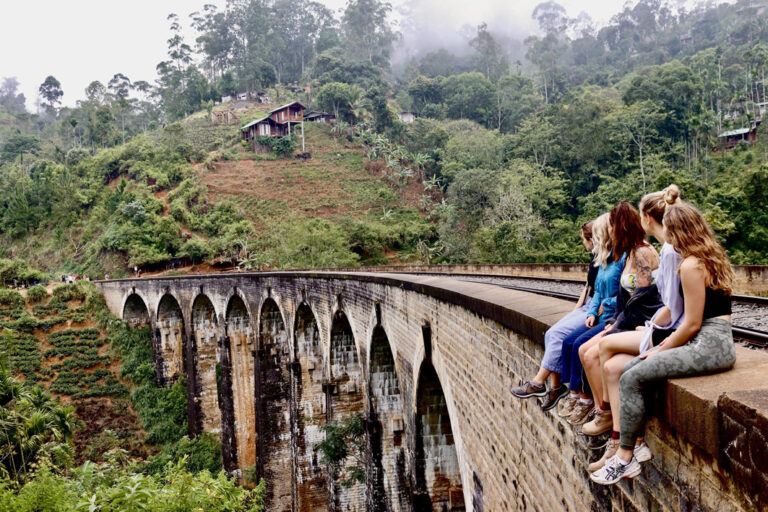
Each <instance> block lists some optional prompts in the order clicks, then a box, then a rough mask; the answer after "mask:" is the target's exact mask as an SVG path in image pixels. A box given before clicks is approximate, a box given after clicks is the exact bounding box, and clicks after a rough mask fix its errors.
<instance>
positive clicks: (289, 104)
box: [269, 101, 307, 114]
mask: <svg viewBox="0 0 768 512" xmlns="http://www.w3.org/2000/svg"><path fill="white" fill-rule="evenodd" d="M291 105H299V106H300V107H301V108H303V109H306V108H307V107H305V106H304V105H302V104H301V103H299V102H298V101H292V102H290V103H286V104H285V105H283V106H282V107H277V108H276V109H273V110H270V111H269V113H270V114H272V113H274V112H277V111H278V110H283V109H284V108H285V107H290V106H291Z"/></svg>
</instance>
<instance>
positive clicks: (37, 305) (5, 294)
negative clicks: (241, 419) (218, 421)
mask: <svg viewBox="0 0 768 512" xmlns="http://www.w3.org/2000/svg"><path fill="white" fill-rule="evenodd" d="M0 329H1V330H0V438H2V442H1V443H0V510H9V511H10V510H22V511H27V510H28V511H63V510H93V511H107V510H169V511H171V510H173V511H191V510H214V511H216V510H220V511H225V510H226V511H255V510H261V509H262V508H261V496H262V491H263V485H262V486H260V487H257V488H256V489H254V490H247V489H243V488H240V487H238V486H237V484H236V482H235V481H234V480H233V479H232V478H230V477H229V476H228V475H226V473H225V472H224V471H223V470H222V454H221V442H220V441H219V439H218V438H217V437H216V436H213V435H210V434H204V435H202V436H201V437H199V438H196V439H189V438H188V437H187V436H186V434H187V399H186V386H185V383H184V382H183V381H182V380H180V381H178V382H176V383H175V384H174V385H173V386H172V387H170V388H159V387H157V385H156V384H155V378H154V367H153V365H152V345H151V340H150V337H149V332H148V329H130V328H128V327H127V326H126V325H125V324H124V323H123V322H122V321H120V320H118V319H116V318H115V317H113V316H112V315H111V314H110V313H109V312H108V310H107V309H106V305H105V304H104V301H103V298H102V296H101V295H100V294H99V293H98V292H97V291H96V289H95V287H94V286H93V285H91V283H87V282H84V281H80V282H79V283H77V284H65V285H60V286H58V287H56V288H54V289H53V293H52V294H50V295H49V294H48V291H47V290H46V288H44V287H42V286H35V287H32V288H29V289H28V290H27V293H26V298H25V297H23V296H22V295H21V294H20V293H19V292H18V291H15V290H8V289H0ZM45 346H51V347H52V348H48V349H45V348H44V347H45ZM113 363H117V364H118V365H119V366H116V365H115V364H113ZM118 368H119V369H118ZM52 394H55V395H56V397H57V398H53V397H52ZM94 411H100V413H103V414H104V415H105V416H109V417H110V418H112V423H113V425H107V426H108V427H112V428H106V429H104V428H103V426H104V425H103V422H104V419H103V418H96V417H95V415H94V414H93V412H94ZM134 415H135V416H138V423H139V424H140V428H139V427H138V426H136V427H134V426H132V425H131V424H130V421H129V420H130V418H131V416H134Z"/></svg>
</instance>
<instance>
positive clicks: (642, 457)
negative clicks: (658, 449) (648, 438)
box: [634, 441, 653, 462]
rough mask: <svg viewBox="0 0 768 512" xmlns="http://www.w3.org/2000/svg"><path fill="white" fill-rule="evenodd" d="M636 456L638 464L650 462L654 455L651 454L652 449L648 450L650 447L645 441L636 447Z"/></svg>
mask: <svg viewBox="0 0 768 512" xmlns="http://www.w3.org/2000/svg"><path fill="white" fill-rule="evenodd" d="M634 455H635V459H637V462H648V461H649V460H651V459H652V458H653V455H652V454H651V449H650V448H648V445H647V444H645V441H643V442H642V443H641V444H639V445H637V446H635V452H634Z"/></svg>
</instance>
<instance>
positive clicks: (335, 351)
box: [326, 309, 366, 511]
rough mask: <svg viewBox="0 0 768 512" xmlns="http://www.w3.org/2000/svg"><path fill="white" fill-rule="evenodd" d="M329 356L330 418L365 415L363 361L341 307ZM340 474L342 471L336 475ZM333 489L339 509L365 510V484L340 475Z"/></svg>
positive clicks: (333, 331)
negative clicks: (342, 479)
mask: <svg viewBox="0 0 768 512" xmlns="http://www.w3.org/2000/svg"><path fill="white" fill-rule="evenodd" d="M329 360H330V365H329V367H330V375H329V388H328V391H329V393H328V394H327V395H326V397H327V400H328V404H327V406H326V407H327V411H328V412H327V418H328V420H330V421H333V422H339V423H342V422H344V421H346V420H349V419H352V418H354V417H362V416H363V414H364V409H365V402H364V398H363V396H364V395H363V386H362V380H363V379H362V365H361V364H360V358H359V357H358V351H357V343H356V342H355V336H354V333H353V330H352V325H351V324H350V322H349V318H348V317H347V315H346V313H345V312H344V311H343V310H341V309H338V310H336V312H335V313H334V314H333V321H332V323H331V340H330V354H329ZM339 476H341V475H335V477H339ZM345 478H346V475H345ZM331 491H332V500H333V502H334V504H335V506H336V508H337V509H338V507H339V506H340V504H341V503H344V504H345V505H347V504H348V506H349V508H348V510H351V511H362V510H365V492H366V490H365V488H364V486H363V485H361V484H359V483H354V484H352V485H351V486H342V485H341V484H340V479H337V478H334V485H333V489H331ZM345 510H346V509H345Z"/></svg>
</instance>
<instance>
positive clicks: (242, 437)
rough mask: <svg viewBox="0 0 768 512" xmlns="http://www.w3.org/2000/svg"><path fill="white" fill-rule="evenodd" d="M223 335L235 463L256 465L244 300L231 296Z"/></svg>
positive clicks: (251, 349) (251, 351) (251, 352)
mask: <svg viewBox="0 0 768 512" xmlns="http://www.w3.org/2000/svg"><path fill="white" fill-rule="evenodd" d="M227 338H228V340H229V353H230V358H231V364H232V402H233V410H234V422H235V425H234V440H235V445H236V450H235V451H236V460H237V466H238V467H240V468H249V467H251V466H253V465H254V464H256V414H255V411H254V403H255V399H254V397H255V389H256V382H255V378H256V364H255V361H254V356H255V349H256V347H255V340H254V332H253V329H252V328H251V319H250V316H249V315H248V309H247V308H246V306H245V302H243V299H241V298H240V297H239V296H237V295H235V296H234V297H232V299H230V301H229V304H228V305H227Z"/></svg>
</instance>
